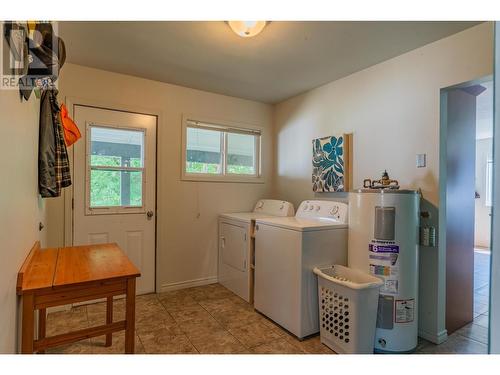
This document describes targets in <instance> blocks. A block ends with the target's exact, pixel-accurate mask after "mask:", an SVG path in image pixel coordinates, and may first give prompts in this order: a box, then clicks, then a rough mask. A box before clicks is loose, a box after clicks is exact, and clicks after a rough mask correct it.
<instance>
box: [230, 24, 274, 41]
mask: <svg viewBox="0 0 500 375" xmlns="http://www.w3.org/2000/svg"><path fill="white" fill-rule="evenodd" d="M227 23H228V25H229V27H230V28H231V30H233V31H234V32H235V33H236V34H238V35H239V36H241V37H242V38H251V37H252V36H255V35H257V34H259V33H260V32H261V31H262V30H264V27H265V26H266V24H267V21H227Z"/></svg>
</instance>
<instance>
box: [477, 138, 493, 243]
mask: <svg viewBox="0 0 500 375" xmlns="http://www.w3.org/2000/svg"><path fill="white" fill-rule="evenodd" d="M492 155H493V139H492V138H486V139H478V140H477V141H476V192H477V193H479V198H477V199H476V201H475V204H476V208H475V213H476V217H475V220H474V225H475V231H474V245H475V246H476V247H479V248H484V249H489V248H490V236H491V216H490V213H491V207H487V206H486V163H487V161H488V160H491V159H492Z"/></svg>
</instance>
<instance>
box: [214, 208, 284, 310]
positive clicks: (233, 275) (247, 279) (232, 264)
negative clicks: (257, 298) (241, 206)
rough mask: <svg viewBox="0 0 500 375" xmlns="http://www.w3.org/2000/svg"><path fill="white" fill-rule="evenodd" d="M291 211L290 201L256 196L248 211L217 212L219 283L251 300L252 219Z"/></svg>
mask: <svg viewBox="0 0 500 375" xmlns="http://www.w3.org/2000/svg"><path fill="white" fill-rule="evenodd" d="M293 215H294V208H293V204H291V203H290V202H286V201H280V200H273V199H261V200H259V201H258V202H257V203H256V205H255V208H254V210H253V211H252V212H237V213H226V214H221V215H219V271H218V280H219V283H221V284H222V285H224V286H225V287H226V288H228V289H229V290H231V291H233V292H234V293H236V294H237V295H238V296H240V297H241V298H243V299H244V300H245V301H247V302H249V303H253V291H254V248H255V239H254V227H255V220H257V219H262V218H266V217H273V216H278V217H284V216H293Z"/></svg>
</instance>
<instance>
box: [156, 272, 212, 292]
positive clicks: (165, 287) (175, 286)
mask: <svg viewBox="0 0 500 375" xmlns="http://www.w3.org/2000/svg"><path fill="white" fill-rule="evenodd" d="M216 282H217V276H213V277H204V278H201V279H194V280H186V281H179V282H176V283H168V284H162V285H161V287H160V290H159V291H157V292H158V293H165V292H171V291H173V290H179V289H186V288H192V287H194V286H202V285H208V284H215V283H216Z"/></svg>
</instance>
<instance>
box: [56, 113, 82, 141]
mask: <svg viewBox="0 0 500 375" xmlns="http://www.w3.org/2000/svg"><path fill="white" fill-rule="evenodd" d="M61 122H62V126H63V129H64V140H65V141H66V145H67V146H68V147H69V146H71V145H72V144H73V143H75V142H76V141H78V140H79V139H80V138H81V137H82V134H81V133H80V130H79V129H78V126H76V124H75V122H74V121H73V120H72V119H71V118H70V117H69V116H68V108H66V106H65V105H64V104H61Z"/></svg>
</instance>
